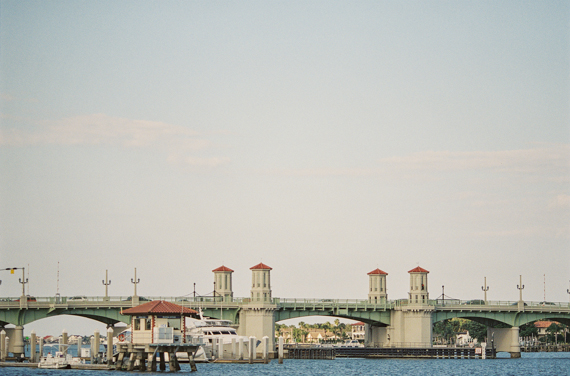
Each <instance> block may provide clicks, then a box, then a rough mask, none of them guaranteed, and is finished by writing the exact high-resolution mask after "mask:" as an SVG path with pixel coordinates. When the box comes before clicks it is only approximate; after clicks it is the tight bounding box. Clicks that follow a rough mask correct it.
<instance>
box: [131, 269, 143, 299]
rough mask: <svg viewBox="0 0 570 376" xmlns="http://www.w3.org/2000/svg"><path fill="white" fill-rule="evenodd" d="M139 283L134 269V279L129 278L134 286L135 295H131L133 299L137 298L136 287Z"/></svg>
mask: <svg viewBox="0 0 570 376" xmlns="http://www.w3.org/2000/svg"><path fill="white" fill-rule="evenodd" d="M140 281H141V280H140V278H139V279H137V268H135V279H132V278H131V283H134V285H135V295H133V297H134V296H137V285H138V284H139V282H140Z"/></svg>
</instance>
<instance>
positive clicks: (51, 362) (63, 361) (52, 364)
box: [38, 351, 73, 369]
mask: <svg viewBox="0 0 570 376" xmlns="http://www.w3.org/2000/svg"><path fill="white" fill-rule="evenodd" d="M72 359H73V357H72V356H71V355H70V354H67V355H64V354H63V352H61V351H56V353H55V356H53V355H51V353H48V354H47V356H42V357H41V358H40V362H39V363H38V368H51V369H60V368H70V367H71V366H70V364H71V361H72Z"/></svg>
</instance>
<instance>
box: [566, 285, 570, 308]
mask: <svg viewBox="0 0 570 376" xmlns="http://www.w3.org/2000/svg"><path fill="white" fill-rule="evenodd" d="M568 282H570V281H568ZM566 292H567V293H568V304H569V305H570V289H566Z"/></svg>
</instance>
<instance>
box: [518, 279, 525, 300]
mask: <svg viewBox="0 0 570 376" xmlns="http://www.w3.org/2000/svg"><path fill="white" fill-rule="evenodd" d="M519 278H520V285H517V289H519V292H520V297H519V304H522V302H523V298H522V290H523V289H524V285H523V284H522V275H519Z"/></svg>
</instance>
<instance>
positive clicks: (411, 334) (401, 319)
mask: <svg viewBox="0 0 570 376" xmlns="http://www.w3.org/2000/svg"><path fill="white" fill-rule="evenodd" d="M432 313H433V307H431V306H421V305H420V306H409V307H404V308H402V309H401V310H398V309H396V310H393V311H391V317H390V322H391V325H390V326H389V327H388V328H387V336H388V335H389V336H390V345H391V346H393V347H431V346H432V336H433V333H432V329H433V319H432Z"/></svg>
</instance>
